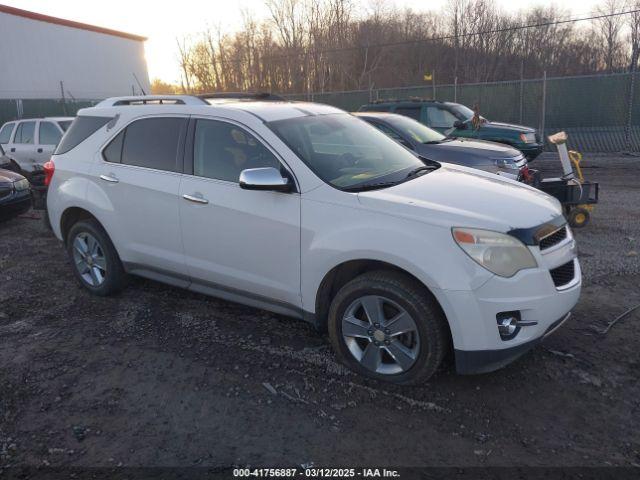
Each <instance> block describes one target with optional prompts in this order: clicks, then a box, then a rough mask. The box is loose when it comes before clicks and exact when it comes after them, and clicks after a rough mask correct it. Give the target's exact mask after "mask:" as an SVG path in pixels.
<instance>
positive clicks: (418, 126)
mask: <svg viewBox="0 0 640 480" xmlns="http://www.w3.org/2000/svg"><path fill="white" fill-rule="evenodd" d="M387 121H388V122H389V124H390V125H391V126H392V127H393V128H395V129H396V130H398V131H399V132H401V133H402V134H404V135H406V136H407V137H409V138H412V139H413V140H414V141H416V142H419V143H427V142H441V141H442V140H444V139H445V138H446V137H445V136H444V135H442V134H441V133H438V132H436V131H435V130H432V129H430V128H429V127H426V126H424V125H423V124H422V123H420V122H416V121H415V120H412V119H411V118H407V117H401V116H397V115H394V116H392V117H391V118H388V119H387Z"/></svg>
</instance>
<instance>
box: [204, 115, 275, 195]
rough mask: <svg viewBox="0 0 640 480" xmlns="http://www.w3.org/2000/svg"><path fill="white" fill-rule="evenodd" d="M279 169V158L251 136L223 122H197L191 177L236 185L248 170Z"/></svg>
mask: <svg viewBox="0 0 640 480" xmlns="http://www.w3.org/2000/svg"><path fill="white" fill-rule="evenodd" d="M260 167H274V168H278V169H279V168H280V162H279V161H278V159H277V158H276V157H275V156H274V155H273V154H272V153H271V152H270V151H269V150H268V149H267V148H266V147H265V146H264V145H262V143H260V142H259V141H258V140H256V139H255V138H254V137H253V136H252V135H250V134H249V133H247V132H246V131H244V130H242V129H241V128H239V127H237V126H235V125H233V124H230V123H226V122H217V121H215V120H198V123H197V124H196V134H195V139H194V146H193V174H194V175H197V176H199V177H207V178H215V179H218V180H226V181H228V182H236V183H237V182H238V179H239V178H240V172H242V170H245V169H247V168H260Z"/></svg>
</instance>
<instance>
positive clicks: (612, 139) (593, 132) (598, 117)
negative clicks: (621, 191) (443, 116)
mask: <svg viewBox="0 0 640 480" xmlns="http://www.w3.org/2000/svg"><path fill="white" fill-rule="evenodd" d="M636 75H637V74H635V73H620V74H610V75H588V76H580V77H558V78H540V79H526V80H516V81H506V82H493V83H474V84H460V85H456V84H453V85H422V86H416V87H402V88H380V89H372V90H358V91H348V92H327V93H309V94H298V95H288V96H287V97H288V98H291V99H295V100H311V101H314V102H320V103H327V104H329V105H334V106H336V107H339V108H342V109H344V110H348V111H355V110H357V109H358V108H360V106H362V105H364V104H367V103H370V102H372V101H379V100H406V99H409V98H412V97H418V98H424V99H436V100H440V101H449V102H458V103H462V104H464V105H467V106H468V107H473V105H475V104H478V105H479V107H480V113H481V115H483V116H484V117H486V118H488V119H489V120H491V121H495V122H506V123H515V124H521V125H527V126H530V127H535V128H537V129H539V130H540V131H542V132H544V136H545V138H546V137H547V136H548V135H551V134H553V133H556V132H558V131H561V130H564V131H565V132H567V134H568V135H569V147H570V148H572V149H575V150H578V151H581V152H639V151H640V82H639V81H637V80H640V79H637V78H635V77H636Z"/></svg>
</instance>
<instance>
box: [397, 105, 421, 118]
mask: <svg viewBox="0 0 640 480" xmlns="http://www.w3.org/2000/svg"><path fill="white" fill-rule="evenodd" d="M396 113H397V114H399V115H404V116H405V117H409V118H413V119H414V120H418V121H420V107H396Z"/></svg>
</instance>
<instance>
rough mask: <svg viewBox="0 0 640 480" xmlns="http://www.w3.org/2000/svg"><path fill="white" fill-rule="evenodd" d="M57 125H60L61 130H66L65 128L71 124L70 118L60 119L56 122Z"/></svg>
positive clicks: (67, 128)
mask: <svg viewBox="0 0 640 480" xmlns="http://www.w3.org/2000/svg"><path fill="white" fill-rule="evenodd" d="M58 125H60V128H61V129H62V131H63V132H66V131H67V130H69V126H70V125H71V120H62V121H60V122H58Z"/></svg>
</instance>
